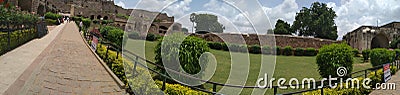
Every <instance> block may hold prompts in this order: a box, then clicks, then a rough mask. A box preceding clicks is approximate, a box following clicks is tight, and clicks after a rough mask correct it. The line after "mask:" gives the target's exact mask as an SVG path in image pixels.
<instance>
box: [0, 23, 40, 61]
mask: <svg viewBox="0 0 400 95" xmlns="http://www.w3.org/2000/svg"><path fill="white" fill-rule="evenodd" d="M36 37H37V31H36V30H35V29H33V28H32V29H25V30H18V31H13V32H11V35H10V45H9V44H8V34H7V33H6V32H0V46H1V47H0V55H2V54H4V53H6V52H8V51H10V50H13V49H14V48H17V47H19V46H20V45H22V44H24V43H26V42H28V41H30V40H32V39H34V38H36ZM8 47H10V50H9V49H8Z"/></svg>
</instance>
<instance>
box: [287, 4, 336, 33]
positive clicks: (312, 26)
mask: <svg viewBox="0 0 400 95" xmlns="http://www.w3.org/2000/svg"><path fill="white" fill-rule="evenodd" d="M336 17H337V16H336V13H335V11H334V10H333V9H332V8H328V7H327V5H326V4H325V3H320V2H314V3H313V4H312V5H311V7H310V8H306V7H303V9H301V10H300V12H298V13H297V14H296V18H295V21H294V22H293V25H292V29H293V32H296V33H297V34H298V35H299V36H313V37H316V38H323V39H332V40H336V39H337V37H338V35H337V26H336V25H335V20H334V19H335V18H336Z"/></svg>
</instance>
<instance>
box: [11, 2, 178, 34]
mask: <svg viewBox="0 0 400 95" xmlns="http://www.w3.org/2000/svg"><path fill="white" fill-rule="evenodd" d="M10 2H12V3H13V4H14V5H16V6H18V7H19V8H20V9H21V10H23V11H28V12H32V13H37V14H39V15H42V16H43V15H44V14H45V13H46V12H53V13H69V14H71V15H72V16H79V17H85V18H90V19H91V20H93V21H96V20H97V21H100V20H101V19H103V20H112V21H114V23H112V24H111V25H114V26H117V27H120V28H122V29H125V28H126V24H127V22H128V17H129V16H130V15H131V13H132V12H133V15H132V17H134V18H132V19H136V20H134V21H133V22H131V23H133V25H132V24H130V25H132V26H133V27H132V26H128V27H127V28H126V29H128V30H130V31H131V30H133V28H134V29H135V31H138V32H139V31H140V32H147V31H148V32H150V33H154V34H160V35H164V34H165V33H166V31H167V30H168V29H170V27H171V26H172V27H171V29H172V28H173V29H172V30H174V31H181V27H182V25H181V24H179V23H174V17H169V16H168V15H167V14H165V13H159V12H150V11H146V10H140V9H124V8H122V7H120V6H117V5H115V4H114V0H10ZM22 2H23V3H22ZM154 17H155V18H154ZM153 19H154V21H148V20H153ZM148 22H151V23H148Z"/></svg>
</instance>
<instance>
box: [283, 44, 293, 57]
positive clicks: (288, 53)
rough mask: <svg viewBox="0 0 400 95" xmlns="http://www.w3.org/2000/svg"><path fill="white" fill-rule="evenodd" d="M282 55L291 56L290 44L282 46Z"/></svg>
mask: <svg viewBox="0 0 400 95" xmlns="http://www.w3.org/2000/svg"><path fill="white" fill-rule="evenodd" d="M283 55H286V56H291V55H293V48H292V47H291V46H286V47H285V48H283Z"/></svg>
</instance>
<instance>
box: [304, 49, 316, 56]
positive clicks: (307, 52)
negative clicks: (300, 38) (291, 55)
mask: <svg viewBox="0 0 400 95" xmlns="http://www.w3.org/2000/svg"><path fill="white" fill-rule="evenodd" d="M304 55H305V56H315V55H317V51H316V50H315V49H314V48H306V50H305V51H304Z"/></svg>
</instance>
